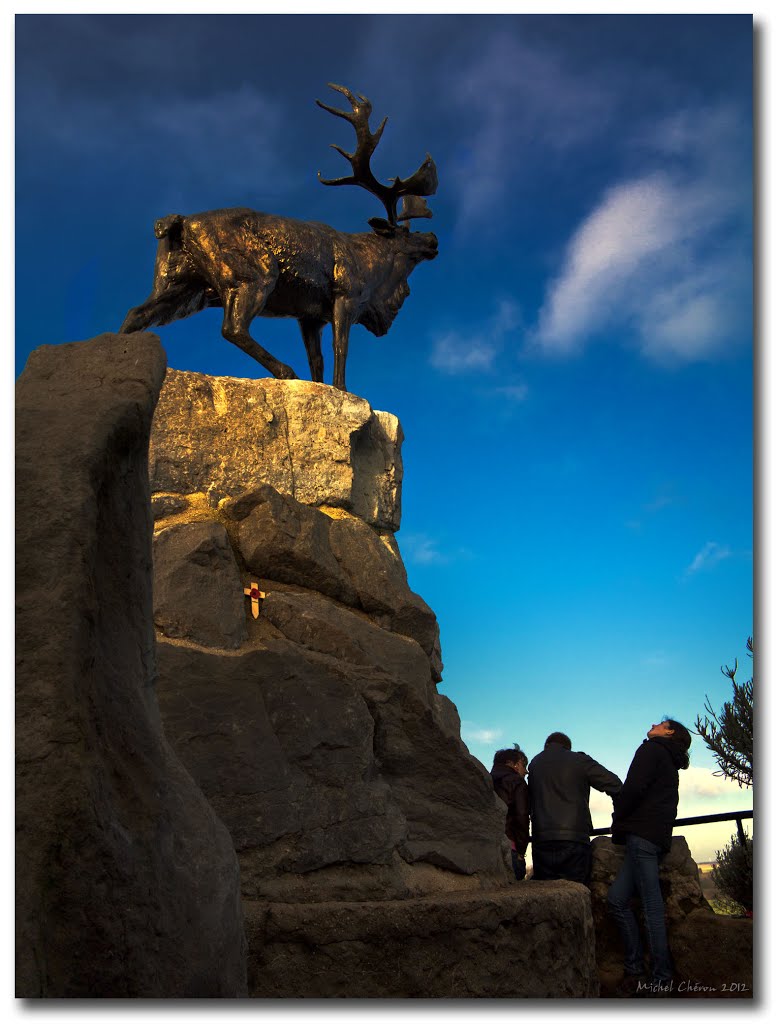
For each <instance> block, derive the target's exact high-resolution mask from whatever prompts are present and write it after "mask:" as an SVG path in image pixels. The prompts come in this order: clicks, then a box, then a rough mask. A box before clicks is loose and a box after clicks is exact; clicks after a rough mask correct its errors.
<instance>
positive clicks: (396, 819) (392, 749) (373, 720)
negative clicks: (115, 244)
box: [17, 335, 598, 998]
mask: <svg viewBox="0 0 778 1024" xmlns="http://www.w3.org/2000/svg"><path fill="white" fill-rule="evenodd" d="M163 372H164V359H163V356H162V353H161V350H160V349H159V344H158V341H157V339H156V338H155V337H154V336H153V335H120V336H115V335H106V336H102V337H101V338H98V339H95V340H94V341H92V342H89V343H82V344H79V345H71V346H60V347H57V348H51V349H43V350H39V351H38V352H36V353H34V354H33V356H32V357H31V359H30V363H29V365H28V368H27V369H26V370H25V373H24V374H23V376H22V378H21V380H20V382H19V385H18V396H17V402H18V459H17V466H18V487H17V495H18V512H17V523H18V528H19V533H18V538H17V539H18V548H17V550H18V565H17V582H18V597H19V605H18V615H17V623H18V635H17V651H18V712H17V754H18V767H17V828H18V842H17V890H18V896H17V899H18V902H17V994H18V995H20V996H77V997H78V996H92V997H95V996H97V997H123V996H124V997H126V996H130V997H133V996H135V997H151V998H158V997H160V996H163V997H164V996H180V997H191V996H205V997H212V996H222V997H224V996H238V995H243V994H246V993H247V992H248V994H251V995H253V996H258V997H279V996H289V997H300V996H313V997H317V996H350V997H360V996H374V997H380V996H390V997H409V996H425V997H473V996H475V997H486V998H494V997H506V998H510V997H519V996H524V997H526V996H540V997H551V996H560V995H561V996H569V997H575V996H591V995H595V994H596V993H597V990H598V980H597V975H596V971H595V963H594V943H593V919H592V916H591V909H590V902H589V895H588V892H587V891H586V890H585V889H584V888H583V887H582V886H578V885H575V884H573V883H543V882H540V883H522V884H516V883H514V882H513V879H512V875H511V873H510V869H509V866H508V859H507V856H506V855H507V852H508V851H507V843H506V840H505V838H504V835H503V823H504V813H505V810H504V806H503V805H501V804H500V803H499V801H498V800H497V798H496V797H495V796H494V793H493V791H492V786H491V782H490V780H489V777H488V775H487V774H486V772H485V771H484V769H483V766H482V765H480V764H479V762H477V761H476V760H475V759H474V758H472V757H471V756H470V755H469V753H468V751H467V748H466V747H465V745H464V744H463V743H462V740H461V738H460V735H459V717H458V714H457V711H456V708H455V707H454V705H453V704H452V703H451V701H450V700H448V698H446V697H445V696H443V695H441V694H439V693H438V692H437V688H436V684H437V682H438V681H439V680H440V678H441V672H442V663H441V659H440V645H439V641H438V629H437V622H436V621H435V616H434V614H433V612H432V611H431V609H429V608H428V606H427V605H426V604H425V603H424V601H423V600H422V599H421V598H420V597H418V595H416V594H413V592H412V591H411V590H410V588H409V586H408V581H407V578H406V573H405V569H404V566H403V564H402V559H401V556H400V550H399V547H398V545H397V543H396V541H395V539H394V536H393V534H394V531H395V529H396V528H397V526H398V525H399V514H400V479H401V472H402V470H401V462H400V442H401V439H402V435H401V432H400V428H399V424H398V423H397V421H396V419H394V417H391V416H389V415H388V414H384V413H374V412H372V410H370V408H369V406H367V403H365V402H363V401H362V400H360V399H357V398H355V397H354V396H353V395H342V394H341V393H339V392H336V391H333V390H332V389H330V388H327V387H325V386H323V385H311V384H307V383H306V382H298V381H291V382H282V381H231V380H215V379H209V378H204V377H202V375H198V374H179V373H176V372H174V371H173V372H171V373H170V374H169V380H168V382H167V383H166V384H165V387H164V388H163V389H162V398H161V401H160V403H159V407H158V411H157V414H156V416H155V420H154V426H153V442H152V461H151V471H152V477H153V481H154V483H153V486H154V491H155V493H154V494H153V495H152V494H150V489H149V481H148V476H147V464H146V446H147V441H148V433H149V421H150V418H151V412H152V409H153V407H154V402H155V400H156V397H157V392H158V390H159V387H160V382H161V379H162V375H163ZM233 428H234V429H233ZM152 519H153V520H154V522H155V534H154V541H153V546H152V535H151V530H152ZM152 552H153V574H154V594H153V600H152V586H151V581H152ZM251 581H256V582H258V583H259V584H260V586H261V589H262V590H263V591H264V592H265V594H266V597H265V598H264V600H263V602H262V610H261V614H260V616H259V618H257V619H255V618H253V616H252V615H251V612H250V607H251V606H250V603H249V601H248V600H246V599H245V598H244V596H243V590H244V587H245V586H246V584H248V583H249V582H251ZM155 625H156V645H155ZM163 725H164V735H163V732H162V726H163ZM168 744H170V745H168ZM174 751H175V753H174ZM179 758H180V760H179ZM206 798H207V799H206ZM214 811H215V812H216V813H214ZM217 815H218V817H217ZM236 851H237V857H236ZM238 864H239V865H240V882H239V872H238ZM241 895H242V906H243V913H242V911H241ZM247 938H248V945H247ZM247 963H248V967H249V972H250V979H251V980H250V984H249V985H248V988H247V984H246V971H247Z"/></svg>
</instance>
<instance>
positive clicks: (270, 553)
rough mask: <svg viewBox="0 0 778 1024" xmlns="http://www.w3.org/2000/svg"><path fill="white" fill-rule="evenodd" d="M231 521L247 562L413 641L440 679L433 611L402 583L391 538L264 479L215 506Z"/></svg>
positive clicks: (259, 573) (260, 571)
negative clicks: (284, 492) (328, 512)
mask: <svg viewBox="0 0 778 1024" xmlns="http://www.w3.org/2000/svg"><path fill="white" fill-rule="evenodd" d="M222 512H223V515H224V516H225V517H226V518H227V519H228V520H230V521H234V522H236V523H237V535H236V536H237V548H238V552H239V555H240V557H241V559H242V560H243V562H244V563H245V565H246V567H247V569H248V570H249V571H250V572H251V573H253V574H254V575H256V576H259V577H262V578H263V579H270V580H275V581H277V582H281V583H292V584H296V585H298V586H301V587H305V588H307V589H308V590H313V591H316V592H318V593H320V594H324V595H326V596H327V597H332V598H334V599H335V600H336V601H340V602H342V603H343V604H346V605H349V606H350V607H353V608H359V609H360V610H362V611H364V612H367V613H368V614H369V615H371V616H372V617H373V618H374V619H375V620H376V621H378V622H380V623H381V624H382V625H384V626H386V627H387V628H388V629H391V630H393V631H394V632H396V633H402V634H403V635H404V636H409V637H411V638H412V639H414V640H416V641H417V642H418V643H419V645H420V646H421V648H422V650H423V651H424V652H425V653H426V654H427V655H428V657H429V658H430V663H431V669H432V672H433V675H434V677H435V679H436V681H439V680H440V679H441V672H442V669H443V663H442V661H441V659H440V639H439V637H440V631H439V628H438V623H437V619H436V618H435V613H434V612H433V611H432V609H431V608H430V607H429V605H428V604H427V603H426V602H425V601H424V600H422V598H421V597H419V595H418V594H414V593H413V591H412V590H411V589H410V587H409V586H408V577H407V573H406V571H405V566H404V565H403V562H402V558H401V557H400V552H399V549H398V547H397V544H396V543H394V542H393V538H392V539H391V540H390V539H388V538H385V537H381V536H380V535H379V534H378V533H377V532H376V531H375V530H374V529H373V528H372V527H371V526H368V524H367V523H365V522H363V521H362V520H361V519H357V518H355V517H353V516H348V517H338V518H332V517H331V516H328V515H324V514H323V513H322V512H319V511H318V510H317V509H314V508H309V507H308V506H307V505H303V504H302V503H301V502H299V501H297V500H296V499H294V498H293V497H291V496H290V495H282V494H279V493H278V491H276V490H275V489H274V488H272V487H271V486H270V485H269V484H264V485H262V486H261V487H259V488H257V489H256V490H254V491H250V492H247V493H244V494H242V495H239V496H238V497H237V498H236V499H234V500H232V501H229V500H228V501H226V502H225V503H224V504H223V505H222Z"/></svg>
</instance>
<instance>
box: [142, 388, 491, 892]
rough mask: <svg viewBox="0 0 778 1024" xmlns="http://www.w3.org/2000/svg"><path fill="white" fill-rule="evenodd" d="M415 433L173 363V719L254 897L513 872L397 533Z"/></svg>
mask: <svg viewBox="0 0 778 1024" xmlns="http://www.w3.org/2000/svg"><path fill="white" fill-rule="evenodd" d="M401 441H402V431H401V429H400V425H399V423H398V422H397V419H396V418H395V417H394V416H391V415H390V414H388V413H380V412H373V410H372V409H371V408H370V406H369V405H368V404H367V403H366V402H364V401H363V400H362V399H358V398H356V397H355V396H353V395H348V394H343V393H342V392H339V391H336V390H335V389H333V388H330V387H328V386H326V385H323V384H314V383H310V382H307V381H291V382H287V381H277V380H256V381H248V380H232V379H230V378H209V377H205V376H204V375H202V374H196V373H183V372H176V371H171V373H170V374H169V378H168V380H166V382H165V386H164V387H163V389H162V395H161V398H160V402H159V406H158V408H157V412H156V414H155V417H154V424H153V430H152V436H151V446H150V451H151V455H150V473H151V481H152V487H156V488H158V491H157V493H156V494H154V497H153V500H154V502H155V504H156V507H157V509H158V513H157V515H158V518H157V520H156V524H155V540H154V572H155V588H154V590H155V601H154V617H155V621H156V625H157V629H158V640H159V643H158V661H159V677H158V684H157V686H158V694H159V701H160V709H161V713H162V717H163V721H164V725H165V730H166V733H167V735H168V737H169V739H170V741H171V743H172V744H173V746H174V747H175V749H176V751H177V753H178V754H179V756H180V757H181V759H182V760H183V762H184V764H185V765H186V766H187V768H188V769H189V771H190V772H191V773H192V776H193V777H194V779H195V780H196V781H197V782H198V784H199V785H200V786H201V787H202V789H203V792H204V793H205V795H206V796H207V797H208V799H209V801H210V802H211V804H212V805H213V807H214V808H215V809H216V811H217V813H218V814H219V816H220V818H221V819H222V821H224V822H225V824H226V825H227V827H228V828H229V830H230V833H231V835H232V837H233V841H234V843H235V848H236V850H237V852H238V858H239V861H240V865H241V877H242V886H243V894H244V897H246V898H248V899H274V900H288V901H296V902H307V901H312V902H321V901H326V900H330V899H341V898H344V897H348V898H349V899H352V900H360V899H365V900H387V899H393V898H394V899H396V898H404V897H408V896H409V895H425V894H428V893H431V892H435V891H444V892H447V893H448V892H451V891H453V890H458V891H476V890H479V889H481V888H483V887H484V886H488V887H490V888H491V887H494V886H495V885H498V886H504V885H506V884H507V883H508V881H509V878H508V874H507V872H506V866H505V851H504V849H503V847H502V844H501V836H502V815H503V811H502V810H501V809H500V807H499V805H497V804H496V803H495V797H494V794H493V792H492V786H491V782H490V779H489V777H488V775H486V773H485V772H484V770H483V768H482V767H481V766H480V764H479V763H478V762H476V761H475V760H474V759H473V758H472V757H470V755H469V754H468V752H467V749H466V748H465V747H464V745H463V743H462V741H461V740H460V738H459V721H458V717H457V715H456V710H455V708H454V707H453V705H452V704H451V702H450V701H449V700H448V699H447V698H445V697H444V696H442V695H440V694H438V693H437V691H436V683H437V682H438V681H439V680H440V679H441V671H442V662H441V658H440V644H439V631H438V625H437V621H436V618H435V615H434V613H433V612H432V610H431V609H430V608H429V607H428V605H427V604H426V603H425V602H424V601H423V600H422V599H421V598H420V597H419V596H418V595H417V594H414V593H413V592H412V591H411V589H410V587H409V586H408V580H407V575H406V572H405V567H404V565H403V562H402V558H401V557H400V551H399V548H398V546H397V543H396V541H395V538H394V530H395V529H396V527H397V526H398V525H399V521H400V481H401V478H402V459H401V453H400V444H401ZM251 581H257V582H258V583H259V586H260V588H261V590H262V591H263V592H265V594H266V595H267V596H266V598H265V599H264V601H263V602H262V611H261V615H260V617H259V619H257V620H254V619H253V618H252V617H251V615H250V609H249V603H248V601H247V600H246V599H245V597H244V594H243V588H244V587H245V586H248V584H249V583H250V582H251Z"/></svg>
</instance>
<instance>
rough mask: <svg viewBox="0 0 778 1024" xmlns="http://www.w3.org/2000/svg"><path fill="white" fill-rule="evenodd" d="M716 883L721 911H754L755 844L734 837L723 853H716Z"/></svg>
mask: <svg viewBox="0 0 778 1024" xmlns="http://www.w3.org/2000/svg"><path fill="white" fill-rule="evenodd" d="M716 860H717V862H718V863H717V864H716V867H715V868H714V869H713V881H714V883H715V885H716V889H717V890H718V893H719V900H718V901H716V902H718V903H719V904H720V905H721V910H722V911H723V912H724V913H729V914H733V913H734V914H738V913H739V914H742V913H745V911H751V910H753V909H754V843H753V840H752V839H751V838H750V836H748V835H746V841H745V843H741V842H740V839H739V838H738V837H737V836H736V835H734V836H732V839H731V840H730V842H729V844H728V845H727V846H725V847H724V849H723V850H719V851H717V853H716Z"/></svg>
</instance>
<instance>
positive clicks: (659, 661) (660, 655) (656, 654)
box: [640, 651, 670, 668]
mask: <svg viewBox="0 0 778 1024" xmlns="http://www.w3.org/2000/svg"><path fill="white" fill-rule="evenodd" d="M640 663H641V665H644V666H645V667H646V668H667V667H668V665H670V657H669V655H667V654H665V653H664V652H663V651H652V652H651V653H650V654H645V655H644V656H643V657H642V658H641V660H640Z"/></svg>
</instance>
